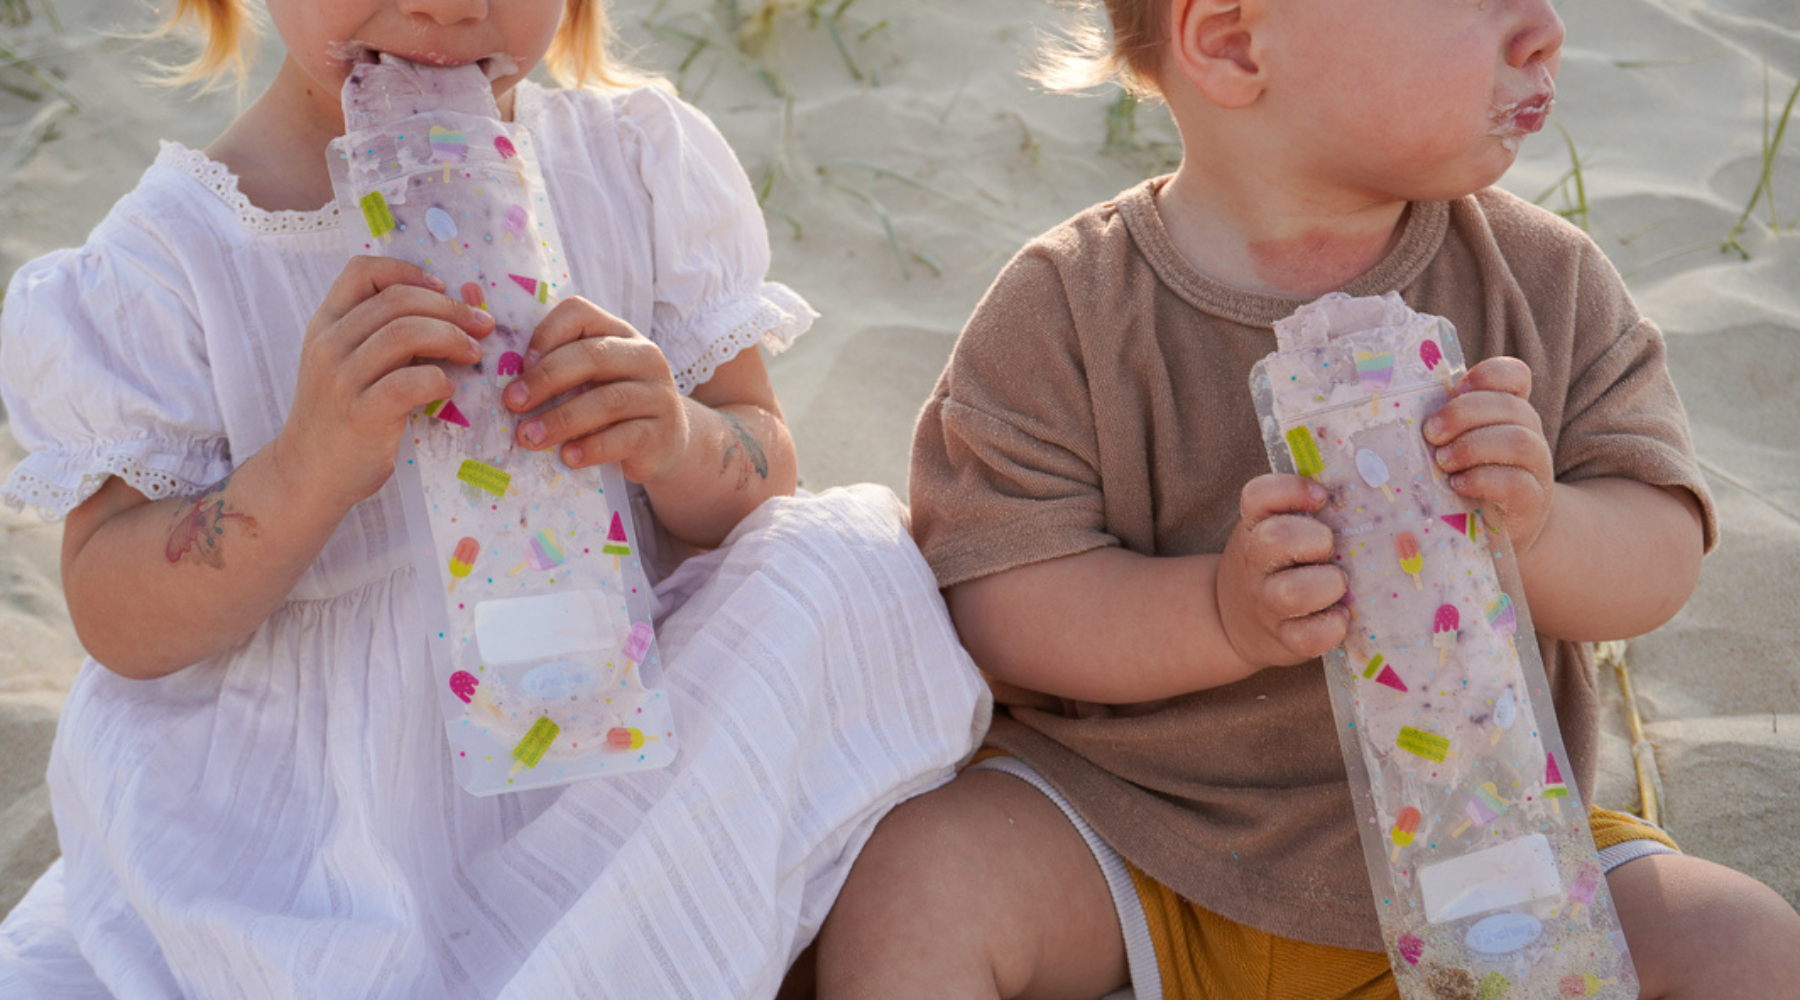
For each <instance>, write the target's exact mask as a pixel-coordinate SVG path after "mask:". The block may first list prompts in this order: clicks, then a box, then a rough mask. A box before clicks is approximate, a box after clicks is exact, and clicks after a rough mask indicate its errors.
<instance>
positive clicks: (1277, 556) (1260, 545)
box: [1245, 514, 1336, 617]
mask: <svg viewBox="0 0 1800 1000" xmlns="http://www.w3.org/2000/svg"><path fill="white" fill-rule="evenodd" d="M1249 541H1250V544H1249V549H1248V551H1247V552H1246V553H1245V559H1246V560H1247V561H1248V563H1249V564H1250V566H1251V567H1252V568H1254V569H1256V570H1257V571H1259V572H1261V573H1265V574H1270V573H1279V572H1281V571H1282V570H1285V569H1288V568H1290V567H1294V566H1306V565H1310V564H1313V563H1325V562H1329V561H1330V560H1331V556H1332V553H1333V552H1334V551H1335V550H1336V542H1335V540H1334V539H1333V538H1332V535H1331V529H1330V528H1327V527H1326V526H1325V525H1323V524H1321V523H1320V522H1319V521H1317V520H1315V519H1313V518H1311V517H1307V516H1305V515H1301V514H1277V515H1275V516H1273V517H1267V518H1264V519H1263V520H1261V521H1258V522H1256V523H1255V524H1254V525H1252V526H1251V528H1250V539H1249ZM1333 600H1336V598H1333ZM1325 603H1326V604H1329V603H1331V602H1330V601H1327V602H1325ZM1318 607H1324V605H1323V604H1321V605H1319V606H1318ZM1318 607H1315V608H1309V609H1307V610H1309V611H1317V610H1318ZM1290 613H1294V612H1290ZM1284 617H1285V616H1284Z"/></svg>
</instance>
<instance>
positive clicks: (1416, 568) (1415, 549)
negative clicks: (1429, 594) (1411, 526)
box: [1394, 531, 1425, 590]
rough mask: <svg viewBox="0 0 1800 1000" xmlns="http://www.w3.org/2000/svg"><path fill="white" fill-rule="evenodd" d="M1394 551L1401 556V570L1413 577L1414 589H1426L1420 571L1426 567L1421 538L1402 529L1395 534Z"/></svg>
mask: <svg viewBox="0 0 1800 1000" xmlns="http://www.w3.org/2000/svg"><path fill="white" fill-rule="evenodd" d="M1394 551H1395V552H1396V553H1398V554H1399V556H1400V571H1401V572H1403V573H1405V574H1406V575H1407V576H1410V577H1412V582H1413V589H1414V590H1424V589H1425V584H1424V582H1423V581H1421V580H1420V579H1419V573H1420V571H1422V570H1424V568H1425V556H1424V555H1423V554H1421V553H1420V552H1419V540H1418V539H1417V538H1414V537H1413V533H1412V532H1410V531H1402V532H1401V533H1400V534H1398V535H1395V536H1394Z"/></svg>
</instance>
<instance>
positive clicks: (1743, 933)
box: [1607, 854, 1800, 1000]
mask: <svg viewBox="0 0 1800 1000" xmlns="http://www.w3.org/2000/svg"><path fill="white" fill-rule="evenodd" d="M1607 884H1608V886H1609V887H1610V888H1611V889H1612V893H1613V901H1614V904H1615V905H1616V907H1617V908H1618V911H1619V922H1620V924H1621V926H1622V927H1623V928H1624V931H1625V938H1626V941H1627V943H1628V944H1629V946H1630V948H1631V956H1632V962H1633V964H1634V965H1636V966H1637V971H1638V976H1639V978H1640V979H1641V980H1642V982H1643V993H1642V995H1643V997H1644V998H1645V1000H1654V998H1658V997H1689V996H1696V997H1699V996H1776V995H1779V993H1778V992H1775V993H1771V992H1767V990H1768V989H1770V988H1772V987H1776V986H1777V984H1785V985H1781V986H1779V989H1788V988H1791V987H1792V984H1793V983H1795V982H1800V914H1796V913H1795V911H1794V909H1793V907H1791V906H1789V905H1788V903H1787V901H1786V900H1784V899H1782V898H1781V896H1780V895H1778V894H1777V893H1776V892H1775V891H1774V890H1773V889H1770V888H1769V887H1768V886H1766V885H1763V884H1762V883H1761V882H1758V881H1757V880H1755V879H1753V878H1751V877H1750V876H1748V875H1745V874H1743V873H1741V872H1737V871H1733V870H1731V869H1729V868H1726V867H1724V866H1722V865H1718V864H1714V863H1712V862H1710V861H1705V860H1702V859H1700V858H1694V857H1689V856H1686V855H1673V854H1661V855H1652V856H1650V857H1647V858H1640V859H1638V860H1636V861H1632V862H1629V863H1627V864H1624V865H1621V866H1620V867H1618V868H1616V869H1614V870H1613V871H1611V872H1609V873H1608V874H1607Z"/></svg>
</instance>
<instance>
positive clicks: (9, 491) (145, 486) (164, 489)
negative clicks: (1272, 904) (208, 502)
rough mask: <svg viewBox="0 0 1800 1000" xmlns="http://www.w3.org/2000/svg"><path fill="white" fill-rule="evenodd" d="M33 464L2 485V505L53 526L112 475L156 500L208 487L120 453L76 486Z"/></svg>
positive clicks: (96, 465) (21, 467)
mask: <svg viewBox="0 0 1800 1000" xmlns="http://www.w3.org/2000/svg"><path fill="white" fill-rule="evenodd" d="M30 461H31V458H29V457H28V458H27V459H26V460H25V462H24V463H21V464H20V465H19V467H18V468H16V469H14V470H13V472H12V475H10V476H8V477H6V482H5V483H4V484H0V503H4V504H6V505H7V506H8V507H11V508H12V509H13V510H21V511H22V510H24V509H25V508H26V507H32V508H34V509H36V510H37V512H38V514H39V516H41V517H42V518H43V519H44V520H45V521H48V522H50V523H53V524H54V523H55V522H57V521H61V520H62V519H63V518H64V517H65V516H67V515H68V513H69V511H72V510H74V509H75V508H77V507H79V506H81V504H82V503H83V502H84V501H85V500H87V498H88V497H91V496H93V495H94V494H95V493H97V492H99V491H100V487H102V486H104V485H106V480H107V479H108V478H110V477H112V476H117V477H119V478H120V479H122V480H124V482H125V485H127V486H129V487H131V488H132V489H134V490H137V491H138V492H139V493H142V494H143V495H144V496H146V497H149V498H150V499H152V500H162V499H165V498H168V497H174V496H191V495H192V494H195V493H198V492H200V490H202V489H203V488H205V486H206V485H207V484H206V483H201V482H196V481H194V480H192V479H189V478H187V477H185V476H178V475H176V474H174V473H172V472H166V471H164V470H162V469H154V468H151V467H150V466H148V465H145V464H144V463H143V462H141V461H139V460H138V458H137V457H136V456H134V455H127V454H123V453H118V452H115V453H113V454H110V455H103V456H101V457H100V458H98V459H96V460H95V461H94V462H93V464H92V466H91V467H90V468H89V469H88V470H87V471H85V472H83V473H82V474H81V482H80V483H79V484H77V485H75V486H73V487H69V486H62V485H59V484H57V483H55V482H53V481H52V480H50V479H49V478H47V477H45V476H43V475H40V474H38V473H36V472H33V471H31V469H30V468H29V467H28V465H29V463H30ZM221 464H223V463H222V462H221ZM226 471H228V470H226ZM224 475H225V471H221V472H220V473H219V476H220V477H221V478H222V477H223V476H224Z"/></svg>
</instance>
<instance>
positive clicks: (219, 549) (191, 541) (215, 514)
mask: <svg viewBox="0 0 1800 1000" xmlns="http://www.w3.org/2000/svg"><path fill="white" fill-rule="evenodd" d="M229 482H231V477H230V476H226V477H225V478H224V479H221V480H219V481H218V482H217V483H214V484H213V485H212V486H210V487H208V488H207V489H206V491H205V492H203V493H201V494H200V495H198V496H195V497H191V498H189V499H190V503H189V505H188V506H187V507H184V508H183V509H182V511H181V513H180V514H178V515H176V518H175V526H174V527H173V528H171V529H170V530H169V544H168V546H167V547H166V548H165V549H164V550H163V554H164V555H166V556H168V559H169V562H171V563H179V562H181V561H182V560H183V559H185V558H187V556H188V554H189V553H192V554H193V555H194V558H195V559H197V560H199V561H200V562H203V563H205V564H206V565H208V566H211V567H212V568H214V569H224V568H225V551H224V545H225V525H226V523H227V522H230V521H236V522H238V523H239V524H241V525H243V527H244V528H245V530H247V531H249V532H250V535H251V536H252V537H255V535H256V518H253V517H251V516H250V515H248V514H240V513H235V512H233V511H229V510H226V509H225V485H226V484H227V483H229Z"/></svg>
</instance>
